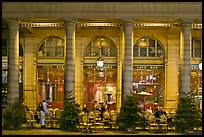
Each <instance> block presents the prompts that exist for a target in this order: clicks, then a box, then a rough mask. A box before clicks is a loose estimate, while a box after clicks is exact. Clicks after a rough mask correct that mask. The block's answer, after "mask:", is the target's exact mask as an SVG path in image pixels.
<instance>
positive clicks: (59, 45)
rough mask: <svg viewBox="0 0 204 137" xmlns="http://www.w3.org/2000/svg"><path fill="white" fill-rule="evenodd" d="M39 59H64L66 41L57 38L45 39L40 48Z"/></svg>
mask: <svg viewBox="0 0 204 137" xmlns="http://www.w3.org/2000/svg"><path fill="white" fill-rule="evenodd" d="M38 57H40V58H41V57H64V40H63V39H61V38H57V37H49V38H47V39H45V40H44V41H43V42H42V43H41V44H40V46H39V49H38Z"/></svg>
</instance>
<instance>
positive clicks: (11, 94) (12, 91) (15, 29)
mask: <svg viewBox="0 0 204 137" xmlns="http://www.w3.org/2000/svg"><path fill="white" fill-rule="evenodd" d="M8 28H9V40H8V94H7V97H8V100H7V102H8V104H13V103H14V102H15V101H16V100H18V99H19V79H18V73H19V24H18V22H17V21H14V20H9V21H8Z"/></svg>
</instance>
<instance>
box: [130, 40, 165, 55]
mask: <svg viewBox="0 0 204 137" xmlns="http://www.w3.org/2000/svg"><path fill="white" fill-rule="evenodd" d="M133 56H134V57H149V58H153V57H159V58H163V57H164V51H163V48H162V45H161V44H160V43H159V42H158V41H157V40H154V39H150V38H141V39H140V40H138V41H137V42H136V44H135V45H134V49H133Z"/></svg>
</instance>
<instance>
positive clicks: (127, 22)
mask: <svg viewBox="0 0 204 137" xmlns="http://www.w3.org/2000/svg"><path fill="white" fill-rule="evenodd" d="M122 24H124V26H134V21H133V20H131V19H122Z"/></svg>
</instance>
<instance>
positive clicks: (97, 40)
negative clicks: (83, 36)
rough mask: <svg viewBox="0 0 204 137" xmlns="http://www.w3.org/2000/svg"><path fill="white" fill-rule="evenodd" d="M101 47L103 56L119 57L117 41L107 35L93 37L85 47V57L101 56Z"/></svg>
mask: <svg viewBox="0 0 204 137" xmlns="http://www.w3.org/2000/svg"><path fill="white" fill-rule="evenodd" d="M100 48H101V49H102V57H117V47H116V45H115V43H114V42H113V41H112V40H111V39H110V38H108V37H106V36H96V37H94V38H92V39H91V40H90V41H89V42H88V44H87V45H86V47H85V49H84V56H85V57H94V56H96V57H97V56H99V54H100Z"/></svg>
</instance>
